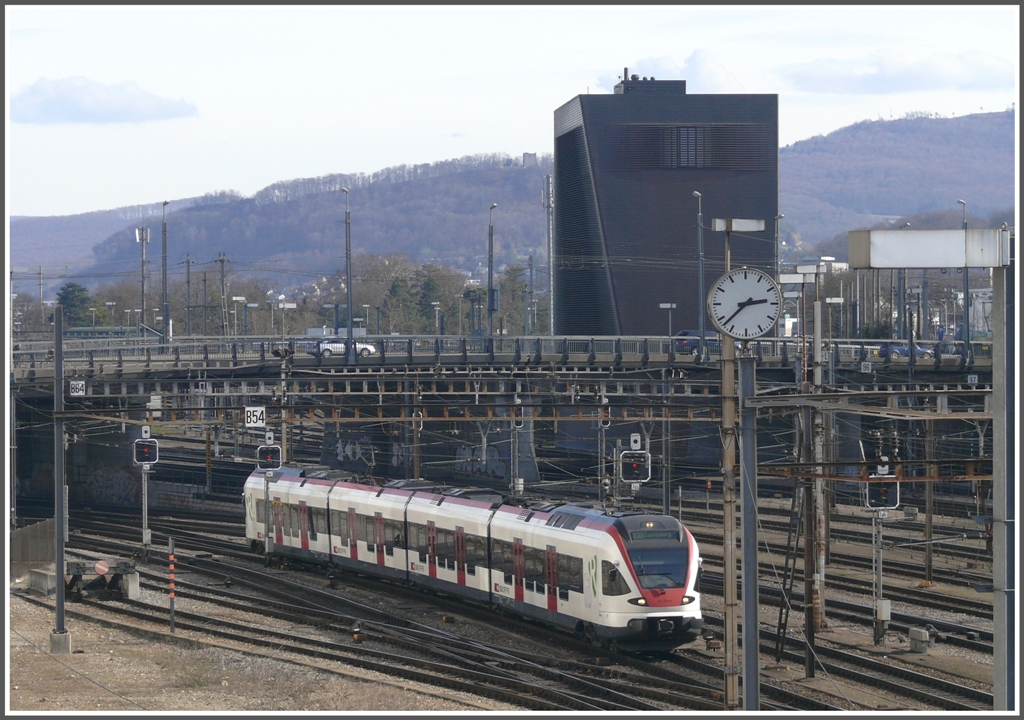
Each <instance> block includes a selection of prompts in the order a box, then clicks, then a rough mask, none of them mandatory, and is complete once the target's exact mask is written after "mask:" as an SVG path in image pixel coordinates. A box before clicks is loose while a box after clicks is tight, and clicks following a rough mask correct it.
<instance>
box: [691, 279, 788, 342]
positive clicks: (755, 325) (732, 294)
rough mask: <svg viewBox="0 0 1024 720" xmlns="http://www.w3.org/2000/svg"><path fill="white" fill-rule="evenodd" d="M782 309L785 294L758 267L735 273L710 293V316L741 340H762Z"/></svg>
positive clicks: (732, 335)
mask: <svg viewBox="0 0 1024 720" xmlns="http://www.w3.org/2000/svg"><path fill="white" fill-rule="evenodd" d="M781 310H782V293H780V292H779V286H778V285H776V284H775V281H774V280H772V277H771V276H770V275H769V274H768V273H766V272H763V271H761V270H757V269H755V268H746V267H743V268H739V269H737V270H731V271H730V272H727V273H726V274H725V275H723V276H722V277H720V278H718V280H716V281H715V283H714V285H712V286H711V291H710V292H709V293H708V314H709V315H710V316H711V322H713V323H714V324H715V327H717V328H718V329H719V330H721V331H722V333H723V334H725V335H728V336H729V337H733V338H737V339H739V340H750V339H752V338H757V337H761V336H762V335H764V334H765V333H767V332H768V331H769V330H771V329H772V328H773V327H775V323H776V322H777V321H778V319H779V313H780V312H781Z"/></svg>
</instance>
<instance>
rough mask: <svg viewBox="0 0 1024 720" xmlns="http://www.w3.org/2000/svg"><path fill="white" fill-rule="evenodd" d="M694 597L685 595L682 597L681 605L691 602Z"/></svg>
mask: <svg viewBox="0 0 1024 720" xmlns="http://www.w3.org/2000/svg"><path fill="white" fill-rule="evenodd" d="M696 599H697V598H695V597H694V596H693V595H687V596H686V597H684V598H683V602H682V603H681V604H682V605H689V604H690V603H692V602H693V601H694V600H696Z"/></svg>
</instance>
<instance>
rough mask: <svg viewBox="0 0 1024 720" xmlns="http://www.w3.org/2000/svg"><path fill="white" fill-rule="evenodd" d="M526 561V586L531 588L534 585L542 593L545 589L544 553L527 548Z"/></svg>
mask: <svg viewBox="0 0 1024 720" xmlns="http://www.w3.org/2000/svg"><path fill="white" fill-rule="evenodd" d="M525 559H526V571H525V576H524V577H525V578H526V585H527V587H530V586H531V584H533V585H534V586H535V587H536V589H537V592H541V591H542V590H543V588H544V551H543V550H538V549H536V548H526V553H525Z"/></svg>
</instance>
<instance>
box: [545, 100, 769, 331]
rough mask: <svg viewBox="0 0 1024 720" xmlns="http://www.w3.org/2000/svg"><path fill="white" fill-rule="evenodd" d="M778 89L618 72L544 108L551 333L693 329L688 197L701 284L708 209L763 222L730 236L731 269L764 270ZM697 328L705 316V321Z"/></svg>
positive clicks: (717, 255) (697, 306)
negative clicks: (703, 86) (700, 85)
mask: <svg viewBox="0 0 1024 720" xmlns="http://www.w3.org/2000/svg"><path fill="white" fill-rule="evenodd" d="M778 145H779V143H778V96H777V95H687V94H686V83H685V82H684V81H655V80H646V81H645V80H630V81H626V82H624V83H620V84H619V85H617V86H616V88H615V93H614V94H612V95H578V96H577V97H575V98H573V99H572V100H570V101H569V102H567V103H566V104H565V105H563V106H562V107H560V108H558V109H557V110H556V111H555V154H554V253H553V255H554V258H553V259H554V263H553V266H554V281H555V332H556V333H558V334H565V335H664V334H666V332H667V331H668V313H667V311H666V310H662V309H659V307H658V306H659V304H661V303H676V309H675V310H673V311H672V331H673V332H677V331H679V330H690V329H695V328H697V326H698V312H703V308H704V301H703V299H702V298H699V297H698V292H697V198H695V197H694V196H693V191H694V190H696V191H698V192H700V193H701V196H702V198H701V201H702V209H703V215H704V258H705V270H704V275H705V281H704V286H705V290H706V289H707V288H709V287H710V285H711V283H712V282H713V281H714V280H715V279H717V278H718V277H719V276H720V275H721V274H722V272H723V270H724V236H723V234H722V233H716V232H713V231H711V230H710V229H709V227H710V226H711V220H712V219H713V218H752V219H763V220H764V221H765V230H764V231H763V232H760V233H752V234H749V235H744V236H737V235H735V234H734V235H733V236H732V265H733V267H739V266H740V265H749V266H753V267H759V268H762V269H764V270H766V271H768V272H770V273H773V274H774V271H775V217H776V215H778V186H779V182H778V177H779V172H778V167H779V164H778ZM706 325H707V327H709V328H710V327H711V324H710V321H706Z"/></svg>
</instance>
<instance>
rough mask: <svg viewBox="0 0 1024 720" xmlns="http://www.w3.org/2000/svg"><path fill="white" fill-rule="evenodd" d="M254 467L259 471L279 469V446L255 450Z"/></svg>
mask: <svg viewBox="0 0 1024 720" xmlns="http://www.w3.org/2000/svg"><path fill="white" fill-rule="evenodd" d="M256 467H257V468H259V469H260V470H276V469H277V468H279V467H281V446H280V445H261V446H260V447H259V448H258V449H257V450H256Z"/></svg>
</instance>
